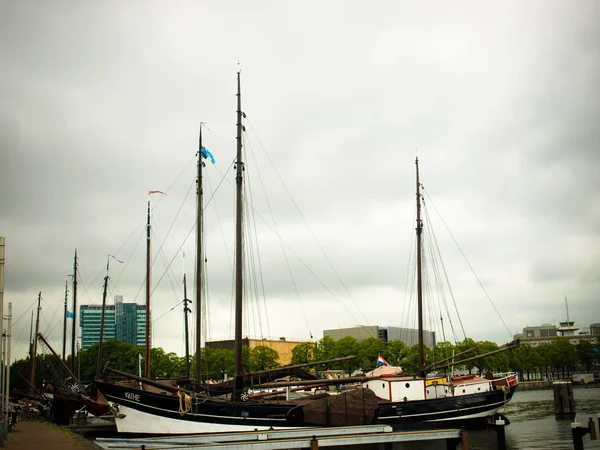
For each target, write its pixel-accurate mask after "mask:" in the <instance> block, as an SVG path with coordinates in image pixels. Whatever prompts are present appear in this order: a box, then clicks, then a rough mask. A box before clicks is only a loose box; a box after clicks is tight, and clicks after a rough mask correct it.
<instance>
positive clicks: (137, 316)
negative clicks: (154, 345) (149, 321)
mask: <svg viewBox="0 0 600 450" xmlns="http://www.w3.org/2000/svg"><path fill="white" fill-rule="evenodd" d="M101 321H102V306H101V305H81V306H80V307H79V326H80V327H81V347H82V349H83V350H87V349H88V348H89V347H91V346H92V345H94V344H97V343H98V342H100V322H101ZM111 339H116V340H118V341H121V342H125V343H127V344H133V345H140V346H143V345H145V344H146V306H145V305H138V304H137V303H123V296H122V295H115V304H114V305H107V306H106V308H105V310H104V338H103V341H109V340H111Z"/></svg>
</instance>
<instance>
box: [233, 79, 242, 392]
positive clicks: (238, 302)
mask: <svg viewBox="0 0 600 450" xmlns="http://www.w3.org/2000/svg"><path fill="white" fill-rule="evenodd" d="M236 139H237V159H236V164H235V168H236V176H235V182H236V188H237V195H236V216H235V217H236V227H235V376H236V379H237V380H239V379H240V376H241V375H242V293H243V283H242V281H243V280H242V262H243V254H242V252H243V242H242V217H243V215H242V181H243V171H244V163H243V162H242V92H241V86H240V72H238V74H237V137H236ZM237 380H236V381H237ZM237 384H238V383H237V382H236V388H237V387H238V386H237ZM235 394H236V395H239V392H237V391H236V392H235Z"/></svg>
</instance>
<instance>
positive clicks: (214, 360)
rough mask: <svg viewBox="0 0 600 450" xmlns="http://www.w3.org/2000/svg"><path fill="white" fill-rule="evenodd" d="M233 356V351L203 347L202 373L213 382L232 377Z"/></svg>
mask: <svg viewBox="0 0 600 450" xmlns="http://www.w3.org/2000/svg"><path fill="white" fill-rule="evenodd" d="M234 368H235V355H234V352H233V350H228V349H224V348H210V347H204V348H203V349H202V371H201V372H202V373H203V374H204V375H205V376H206V377H207V378H208V379H213V380H223V379H224V377H225V375H228V376H233V375H234Z"/></svg>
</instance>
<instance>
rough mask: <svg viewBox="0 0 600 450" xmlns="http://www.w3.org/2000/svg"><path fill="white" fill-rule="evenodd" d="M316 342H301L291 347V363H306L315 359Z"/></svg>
mask: <svg viewBox="0 0 600 450" xmlns="http://www.w3.org/2000/svg"><path fill="white" fill-rule="evenodd" d="M316 352H317V344H316V343H314V342H302V343H301V344H298V345H296V346H295V347H294V348H293V349H292V364H306V363H310V362H313V361H315V355H316Z"/></svg>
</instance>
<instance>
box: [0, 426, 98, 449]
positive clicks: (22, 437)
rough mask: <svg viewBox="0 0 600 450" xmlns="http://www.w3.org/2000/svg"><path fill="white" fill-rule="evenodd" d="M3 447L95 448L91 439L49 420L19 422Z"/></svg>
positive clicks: (96, 447)
mask: <svg viewBox="0 0 600 450" xmlns="http://www.w3.org/2000/svg"><path fill="white" fill-rule="evenodd" d="M4 448H6V449H9V450H26V449H27V450H97V449H99V448H100V447H98V446H97V445H96V444H94V443H93V442H91V441H88V440H87V439H84V438H83V437H81V436H79V435H77V434H74V433H71V431H70V430H69V429H68V428H65V427H59V426H57V425H54V424H53V423H50V422H39V421H34V422H19V423H17V431H11V432H10V433H8V441H5V442H4Z"/></svg>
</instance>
